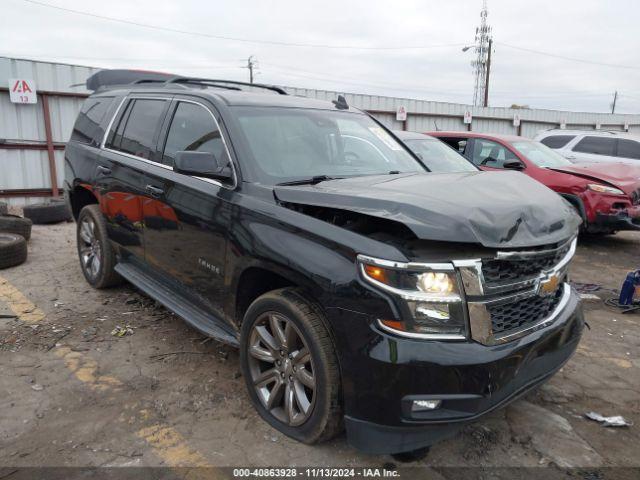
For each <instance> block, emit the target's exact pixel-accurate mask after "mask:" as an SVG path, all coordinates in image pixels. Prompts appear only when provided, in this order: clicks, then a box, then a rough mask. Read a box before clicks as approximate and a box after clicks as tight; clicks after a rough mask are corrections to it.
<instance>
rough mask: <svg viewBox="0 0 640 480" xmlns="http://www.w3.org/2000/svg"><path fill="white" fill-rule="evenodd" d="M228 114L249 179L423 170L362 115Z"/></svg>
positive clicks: (273, 110)
mask: <svg viewBox="0 0 640 480" xmlns="http://www.w3.org/2000/svg"><path fill="white" fill-rule="evenodd" d="M234 110H235V117H236V118H237V120H238V123H239V125H240V129H241V131H242V133H243V134H244V137H245V141H246V144H247V145H248V147H249V150H250V153H251V157H253V162H251V163H252V164H251V165H250V167H251V170H252V173H253V175H252V176H255V177H257V180H258V181H259V182H261V183H266V184H277V183H283V182H290V181H296V180H302V179H306V178H310V177H315V176H324V175H326V176H327V177H349V176H359V175H380V174H388V173H390V172H394V173H404V172H418V171H422V172H424V171H425V169H424V167H423V166H422V165H421V164H420V163H419V162H418V161H417V160H416V159H415V158H413V157H412V156H411V154H409V153H408V152H407V151H406V150H405V149H404V148H403V146H402V145H401V144H400V143H398V141H397V140H395V138H394V137H392V136H391V135H389V134H388V133H387V132H386V131H385V130H384V129H383V128H382V127H380V126H379V125H378V124H377V123H376V122H374V121H373V120H372V119H371V118H369V117H368V116H367V115H363V114H360V113H349V112H339V111H335V112H333V111H330V110H311V109H299V108H279V107H262V108H259V107H258V108H254V107H235V108H234Z"/></svg>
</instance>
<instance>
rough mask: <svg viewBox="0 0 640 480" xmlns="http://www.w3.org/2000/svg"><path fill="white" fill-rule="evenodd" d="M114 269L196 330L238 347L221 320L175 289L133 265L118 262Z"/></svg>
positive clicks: (233, 336)
mask: <svg viewBox="0 0 640 480" xmlns="http://www.w3.org/2000/svg"><path fill="white" fill-rule="evenodd" d="M115 271H116V272H118V273H119V274H120V275H121V276H122V277H123V278H124V279H125V280H127V281H129V282H131V283H132V284H133V285H134V286H135V287H137V288H139V289H140V290H142V291H143V292H144V293H146V294H147V295H149V296H150V297H151V298H153V299H154V300H156V301H157V302H160V303H161V304H162V305H164V306H165V307H167V308H168V309H169V310H171V311H172V312H173V313H175V314H176V315H178V316H179V317H182V318H183V319H184V320H185V321H186V322H187V323H188V324H189V325H191V326H192V327H193V328H195V329H196V330H199V331H200V332H202V333H203V334H205V335H207V336H209V337H213V338H214V339H216V340H218V341H220V342H223V343H226V344H229V345H231V346H234V347H238V346H239V345H240V344H239V342H238V339H237V338H236V336H235V335H234V334H233V333H231V332H230V331H229V329H228V328H225V327H223V326H222V325H224V323H223V321H222V320H220V319H219V318H218V317H216V316H214V315H212V314H210V313H207V312H205V311H204V310H202V309H201V308H198V307H196V306H194V305H191V304H190V303H187V302H186V301H185V300H184V299H183V298H181V297H180V296H179V295H177V294H176V292H175V291H172V290H171V289H170V288H168V287H166V286H165V285H163V284H162V283H161V282H159V281H158V280H156V279H154V278H153V277H152V276H150V275H148V274H147V273H145V272H144V271H142V270H140V269H139V268H137V267H136V266H135V265H132V264H130V263H118V264H116V266H115Z"/></svg>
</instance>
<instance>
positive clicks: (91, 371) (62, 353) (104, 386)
mask: <svg viewBox="0 0 640 480" xmlns="http://www.w3.org/2000/svg"><path fill="white" fill-rule="evenodd" d="M53 352H54V353H55V354H56V356H58V357H60V358H61V359H62V360H64V364H65V366H66V367H67V368H68V369H69V370H70V371H71V373H73V374H74V375H75V377H76V378H77V379H78V380H80V381H81V382H82V383H84V384H86V385H87V386H88V387H89V388H91V389H92V390H97V391H105V390H108V389H110V388H119V387H121V386H122V382H121V381H120V380H118V379H117V378H115V377H111V376H109V375H99V374H98V363H97V362H96V361H95V360H93V359H92V358H89V357H87V356H86V355H82V354H81V353H80V352H74V351H73V350H71V349H70V348H69V347H58V348H56V349H55V350H54V351H53Z"/></svg>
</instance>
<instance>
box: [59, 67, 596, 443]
mask: <svg viewBox="0 0 640 480" xmlns="http://www.w3.org/2000/svg"><path fill="white" fill-rule="evenodd" d="M126 82H131V83H130V84H126V85H123V84H124V83H126ZM87 84H88V86H89V87H92V89H95V93H94V94H93V95H91V96H90V97H89V98H88V99H87V100H86V102H85V104H84V107H83V108H82V111H81V113H80V114H79V117H78V120H77V122H76V125H75V128H74V131H73V134H72V138H71V140H70V141H69V143H68V145H67V148H66V152H65V165H66V188H65V190H66V193H67V195H68V200H69V203H70V206H71V208H72V211H73V214H74V216H75V218H76V220H77V226H78V227H77V232H78V233H77V240H78V253H79V256H80V263H81V266H82V271H83V272H84V276H85V277H86V279H87V281H88V282H89V283H90V284H91V285H93V286H94V287H96V288H103V287H107V286H110V285H113V284H115V283H116V282H118V281H119V280H120V279H122V278H124V279H126V280H128V281H129V282H131V283H132V284H134V285H135V286H136V287H138V288H139V289H140V290H142V291H144V292H145V293H146V294H147V295H149V296H150V297H152V298H154V299H156V300H157V301H159V302H161V303H162V304H164V305H165V306H166V307H167V308H169V309H170V310H172V311H174V312H176V313H177V314H178V315H180V316H181V317H182V318H184V319H185V320H186V321H187V322H188V323H189V324H191V325H192V326H193V327H195V328H196V329H198V330H199V331H201V332H203V333H204V334H206V335H210V336H211V337H214V338H215V339H218V340H220V341H221V342H226V343H228V344H231V345H234V346H237V347H239V349H240V358H241V367H242V372H243V375H244V378H245V380H246V384H247V387H248V391H249V395H250V397H251V400H252V402H253V404H254V405H255V408H256V409H257V411H258V412H259V414H260V415H261V416H262V417H263V418H264V419H265V420H266V421H267V422H269V423H270V424H271V425H272V426H273V427H275V428H276V429H278V430H279V431H281V432H283V433H284V434H286V435H288V436H290V437H293V438H295V439H297V440H300V441H302V442H305V443H315V442H318V441H321V440H326V439H328V438H331V437H333V436H335V435H336V434H338V433H339V432H340V431H342V430H343V429H344V428H346V431H347V435H348V440H349V442H350V443H351V444H352V445H354V446H355V447H357V448H359V449H361V450H364V451H367V452H371V453H399V452H405V451H411V450H416V449H419V448H422V447H425V446H428V445H430V444H432V443H433V442H435V441H436V440H438V439H440V438H443V437H445V436H448V435H450V434H451V433H452V432H455V431H456V429H457V428H459V426H461V425H462V424H464V422H467V421H469V420H474V419H477V418H478V417H479V416H481V415H483V414H485V413H487V412H488V411H491V410H493V409H495V408H497V407H500V406H502V405H505V404H506V403H507V402H509V401H511V400H513V399H514V398H516V397H517V396H519V395H521V394H523V393H524V392H526V391H528V390H529V389H531V388H533V387H535V386H537V385H539V384H540V383H541V382H544V381H545V380H547V379H548V378H549V377H550V376H551V375H553V374H554V373H555V372H556V371H557V370H558V369H559V368H560V367H562V365H563V364H564V363H565V362H566V361H567V360H568V359H569V357H570V356H571V354H572V353H573V352H574V350H575V348H576V346H577V344H578V342H579V339H580V336H581V333H582V330H583V324H584V320H583V315H582V311H581V308H580V306H579V300H578V296H577V294H576V293H575V292H574V291H573V290H572V288H571V287H570V286H569V285H568V283H566V281H565V280H566V274H567V269H568V265H569V262H570V260H571V258H572V256H573V255H574V252H575V246H576V234H577V229H578V226H579V222H580V220H579V219H578V217H577V216H576V215H575V214H574V213H573V209H572V208H571V206H570V205H568V204H567V203H566V202H565V201H564V200H563V199H562V198H561V197H559V196H558V195H556V194H555V193H554V192H552V191H551V190H549V189H547V188H546V187H545V186H543V185H542V184H540V183H537V182H536V181H534V180H531V179H529V178H528V177H526V176H524V175H522V174H520V173H518V172H480V171H477V170H475V169H469V168H465V169H464V170H465V171H463V172H453V173H447V172H445V173H432V172H430V171H429V169H428V168H427V166H426V165H425V164H423V162H422V161H421V159H420V157H418V156H416V155H415V154H413V153H412V152H411V151H410V150H408V149H407V148H406V147H405V146H404V145H403V144H402V143H401V142H400V141H399V140H398V139H397V137H396V136H395V135H394V134H393V133H391V132H390V131H389V130H387V129H386V128H385V127H384V126H383V125H382V124H381V123H379V122H378V121H376V120H375V119H374V118H372V117H371V116H369V115H367V114H366V113H363V112H361V111H358V110H357V109H355V108H353V107H350V106H349V105H348V104H347V102H346V101H345V99H344V97H342V96H340V97H338V99H337V100H334V101H333V102H324V101H319V100H313V99H308V98H302V97H297V96H290V95H286V93H285V92H284V91H283V90H281V89H280V88H278V87H272V86H264V85H263V86H260V85H247V84H241V83H240V82H231V81H220V80H207V79H196V78H185V77H168V76H162V75H158V76H156V75H152V74H145V73H138V72H132V71H102V72H99V73H98V74H96V75H95V76H94V77H92V78H90V79H89V81H88V82H87Z"/></svg>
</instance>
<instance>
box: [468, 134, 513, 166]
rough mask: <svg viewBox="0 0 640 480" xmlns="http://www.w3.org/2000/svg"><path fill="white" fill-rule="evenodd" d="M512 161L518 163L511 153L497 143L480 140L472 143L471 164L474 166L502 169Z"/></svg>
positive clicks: (477, 139)
mask: <svg viewBox="0 0 640 480" xmlns="http://www.w3.org/2000/svg"><path fill="white" fill-rule="evenodd" d="M514 160H516V161H519V160H518V157H516V156H515V154H513V152H511V151H510V150H509V149H507V148H506V147H504V146H502V145H500V144H499V143H496V142H492V141H491V140H484V139H481V138H476V139H475V140H474V142H473V163H475V164H476V165H482V166H486V167H493V168H503V167H504V164H505V163H506V162H509V161H514Z"/></svg>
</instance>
